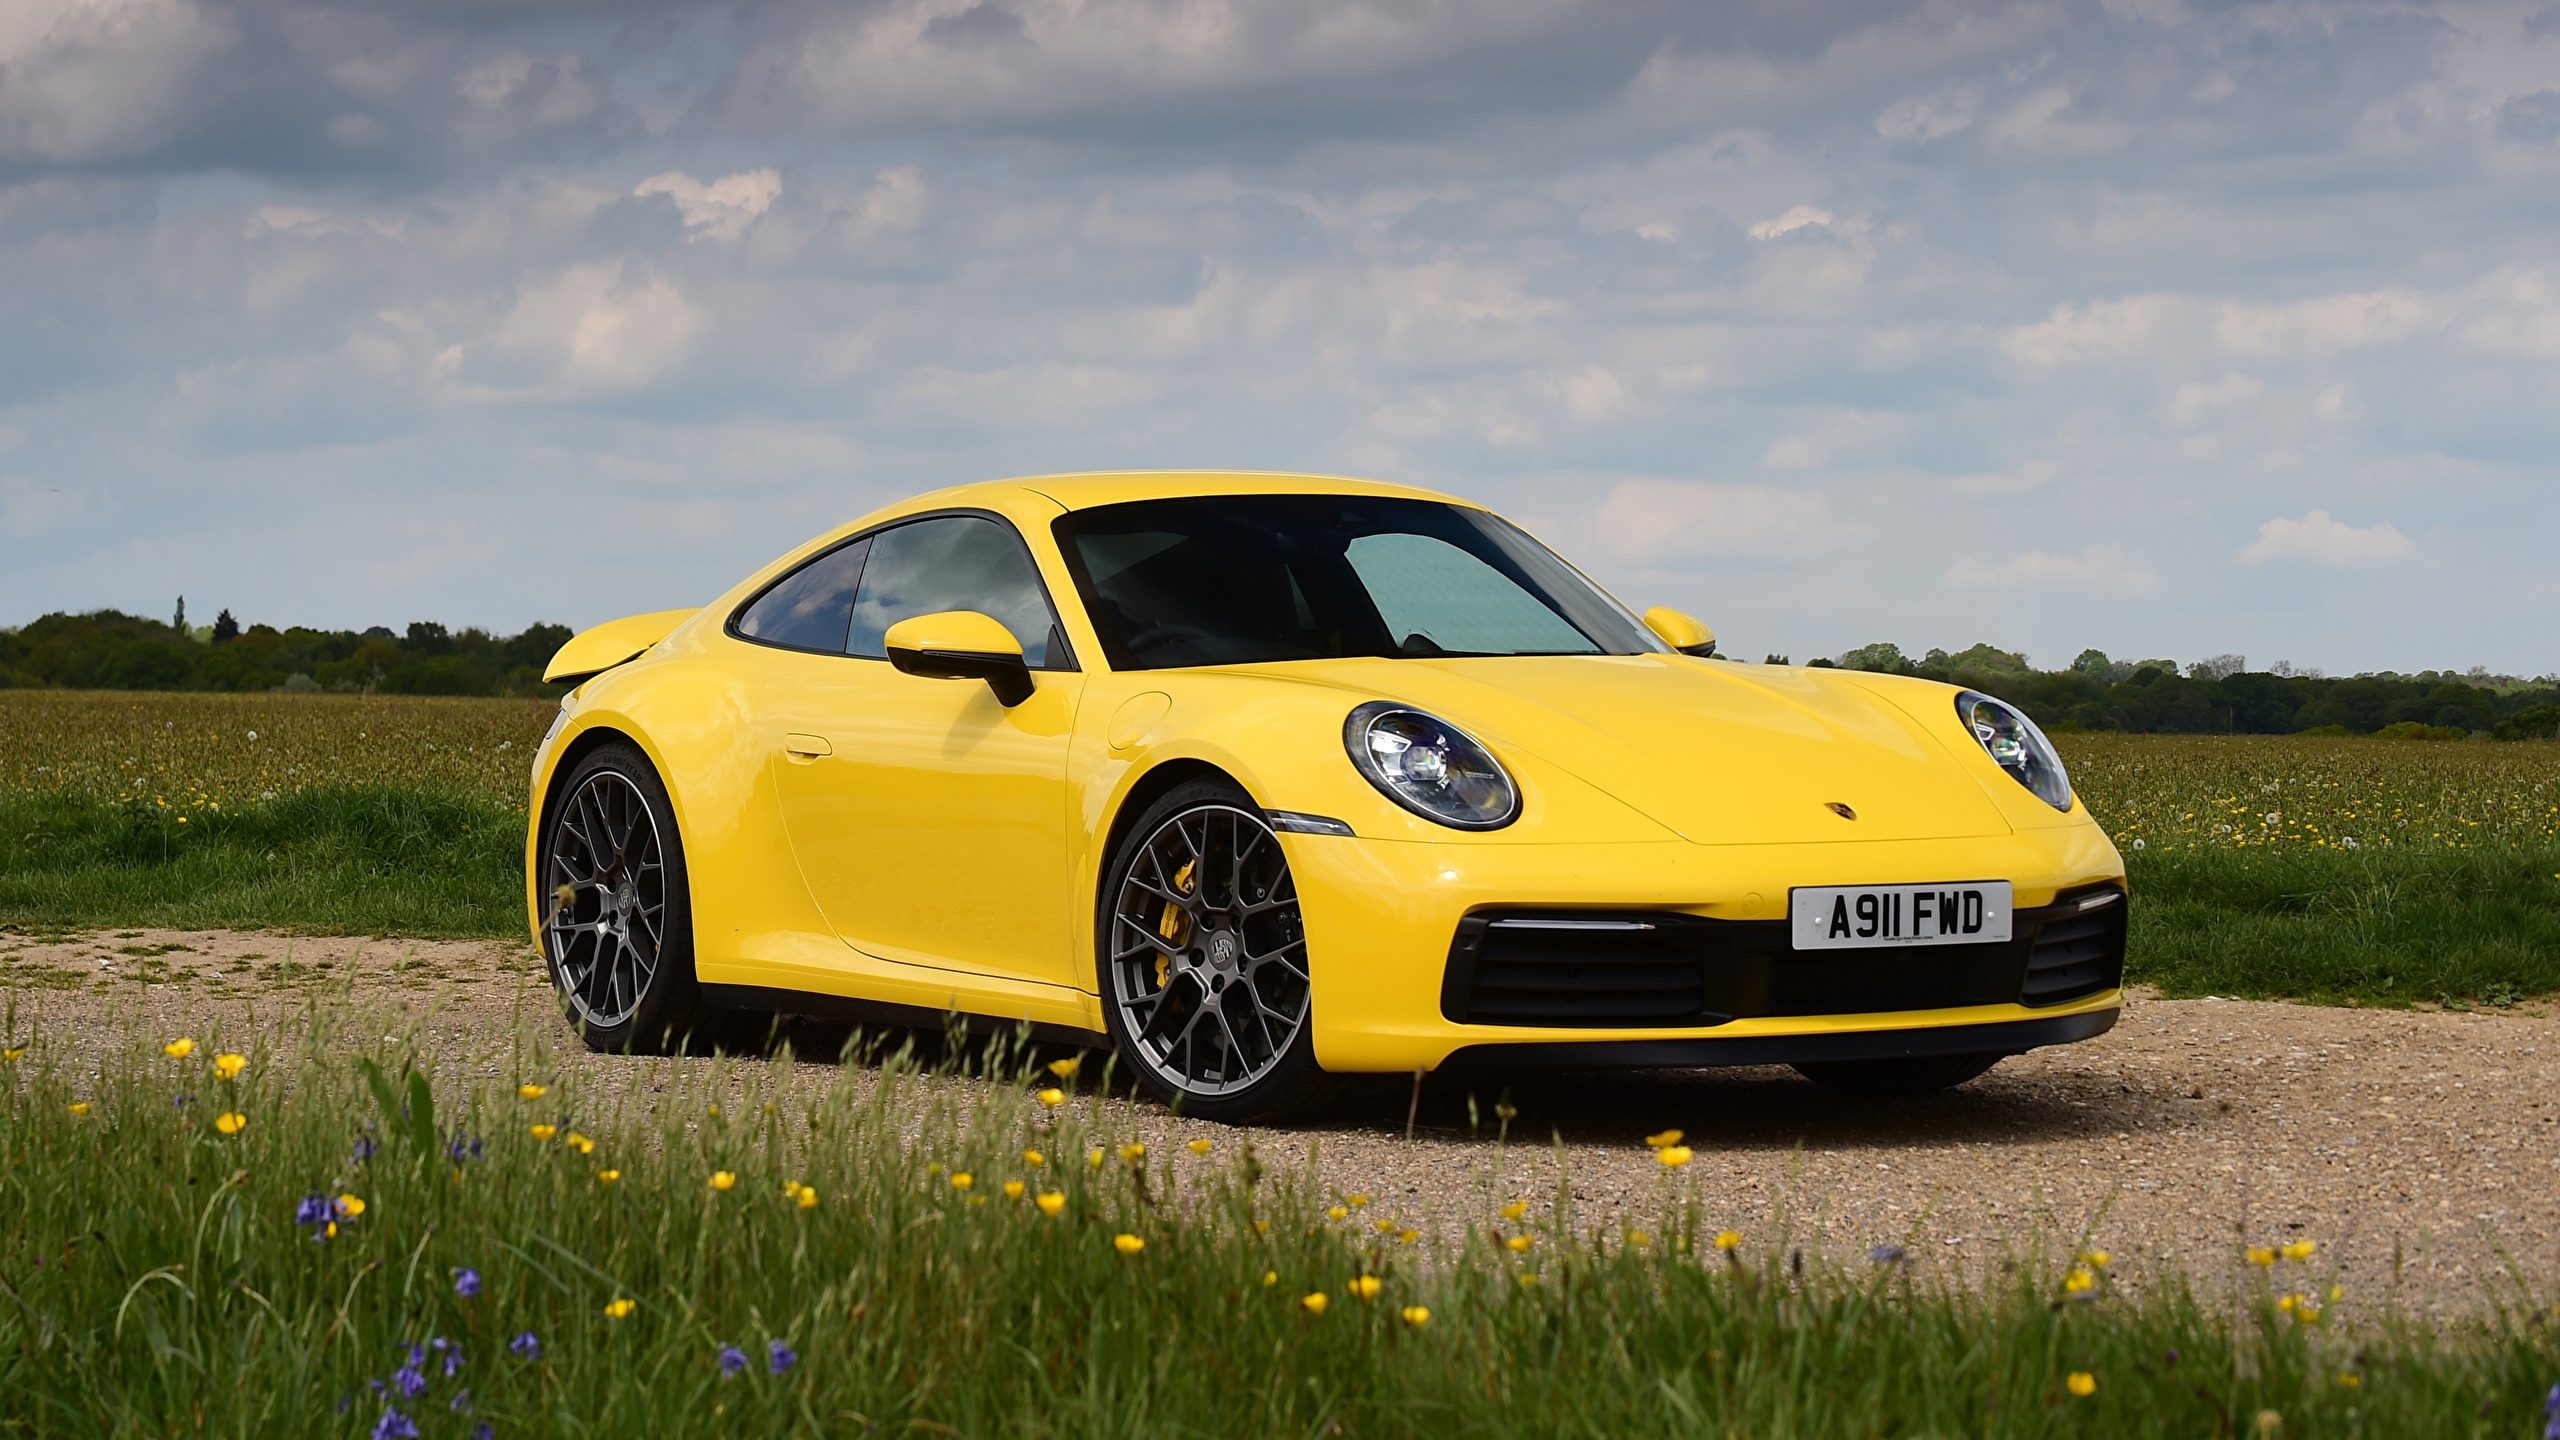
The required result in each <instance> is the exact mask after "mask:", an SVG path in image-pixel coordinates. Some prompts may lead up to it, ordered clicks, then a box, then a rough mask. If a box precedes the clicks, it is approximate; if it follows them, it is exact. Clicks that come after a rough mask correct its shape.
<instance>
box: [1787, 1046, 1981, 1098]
mask: <svg viewBox="0 0 2560 1440" xmlns="http://www.w3.org/2000/svg"><path fill="white" fill-rule="evenodd" d="M2008 1058H2009V1057H2008V1056H2007V1055H2005V1054H1993V1055H1920V1056H1914V1057H1912V1058H1910V1059H1906V1060H1822V1061H1806V1062H1805V1063H1803V1064H1801V1065H1797V1066H1795V1067H1794V1069H1795V1072H1796V1073H1797V1074H1799V1075H1801V1076H1803V1077H1804V1078H1806V1079H1807V1080H1810V1081H1812V1082H1813V1083H1814V1084H1816V1085H1819V1086H1821V1087H1822V1088H1823V1089H1825V1090H1839V1091H1844V1092H1846V1093H1848V1094H1852V1095H1930V1094H1935V1093H1936V1092H1938V1091H1940V1090H1951V1089H1953V1088H1955V1087H1956V1086H1958V1085H1961V1084H1963V1083H1964V1082H1966V1081H1967V1080H1971V1079H1973V1078H1974V1077H1975V1076H1977V1075H1980V1074H1981V1073H1982V1072H1984V1071H1986V1070H1988V1069H1990V1068H1991V1067H1992V1066H1994V1065H1997V1064H1999V1063H2000V1062H2001V1061H2003V1060H2006V1059H2008Z"/></svg>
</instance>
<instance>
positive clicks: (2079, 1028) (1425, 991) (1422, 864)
mask: <svg viewBox="0 0 2560 1440" xmlns="http://www.w3.org/2000/svg"><path fill="white" fill-rule="evenodd" d="M1283 844H1284V845H1285V846H1286V847H1287V849H1288V853H1289V859H1290V868H1291V871H1292V873H1293V875H1294V876H1295V878H1296V881H1297V886H1298V894H1299V900H1300V904H1301V910H1302V913H1303V915H1304V917H1305V921H1306V932H1307V951H1308V955H1309V957H1310V962H1311V966H1312V971H1311V978H1312V980H1313V985H1314V996H1313V998H1314V1009H1315V1027H1316V1032H1315V1042H1316V1058H1317V1061H1318V1062H1319V1063H1320V1064H1322V1065H1323V1066H1324V1067H1325V1068H1326V1069H1328V1070H1334V1071H1404V1072H1410V1071H1412V1070H1415V1069H1436V1068H1438V1067H1439V1066H1440V1065H1442V1064H1444V1063H1446V1062H1447V1061H1448V1060H1449V1059H1450V1058H1451V1057H1452V1056H1455V1055H1457V1054H1458V1053H1459V1052H1461V1051H1464V1052H1467V1053H1468V1055H1469V1057H1470V1058H1474V1057H1477V1056H1484V1057H1489V1058H1499V1059H1500V1060H1502V1061H1504V1062H1506V1063H1513V1064H1518V1063H1553V1064H1569V1065H1628V1066H1708V1065H1754V1064H1783V1063H1789V1062H1792V1061H1798V1060H1803V1061H1819V1060H1840V1059H1863V1058H1872V1059H1882V1058H1893V1057H1898V1056H1914V1055H1939V1054H1976V1053H1992V1052H2006V1051H2015V1050H2024V1049H2031V1048H2034V1047H2036V1046H2040V1045H2052V1044H2061V1043H2066V1042H2069V1041H2074V1040H2083V1039H2087V1038H2089V1037H2090V1036H2092V1035H2096V1034H2099V1033H2101V1032H2103V1031H2104V1030H2105V1029H2107V1028H2108V1027H2109V1026H2110V1025H2112V1024H2113V1023H2114V1020H2115V1016H2116V1013H2117V1012H2118V1010H2119V1009H2121V1007H2122V1004H2123V993H2122V991H2121V990H2120V989H2118V988H2114V987H2112V986H2111V987H2109V988H2107V989H2104V990H2101V991H2099V992H2097V993H2094V994H2089V995H2084V996H2081V997H2078V998H2075V999H2071V1000H2068V1001H2065V1002H2063V1003H2060V1004H2054V1005H2039V1006H2035V1007H2032V1008H2031V1007H2029V1006H2026V1005H2020V1004H1964V1005H1953V1006H1945V1007H1940V1008H1931V1009H1894V1010H1884V1011H1872V1012H1867V1013H1839V1014H1818V1015H1817V1014H1786V1015H1749V1016H1744V1017H1742V1018H1737V1019H1733V1020H1730V1021H1727V1022H1725V1023H1722V1024H1713V1025H1678V1026H1663V1027H1644V1026H1629V1025H1624V1024H1613V1025H1606V1026H1584V1025H1518V1024H1500V1025H1489V1024H1480V1023H1469V1022H1467V1021H1463V1020H1456V1019H1452V1018H1451V1017H1450V1014H1449V1013H1446V1012H1445V1011H1444V1005H1443V998H1444V993H1443V992H1444V984H1445V981H1446V979H1447V975H1448V970H1449V964H1450V957H1451V945H1452V940H1453V937H1454V936H1455V935H1456V934H1457V932H1458V927H1459V923H1460V922H1461V921H1462V920H1464V919H1465V918H1466V917H1467V916H1468V915H1469V914H1471V913H1474V912H1477V911H1482V910H1487V909H1494V908H1500V909H1503V910H1517V909H1523V908H1527V909H1535V908H1539V907H1551V908H1556V909H1570V910H1576V911H1586V912H1587V911H1607V910H1611V909H1624V910H1649V911H1677V912H1680V913H1683V914H1688V915H1695V916H1699V917H1703V918H1707V919H1713V920H1741V921H1771V920H1777V919H1783V918H1784V917H1785V915H1786V912H1787V896H1788V891H1789V890H1790V889H1791V888H1792V887H1795V886H1800V885H1855V884H1926V883H1935V882H1947V881H1954V880H1970V879H1993V878H1996V879H2005V880H2008V881H2010V882H2011V884H2012V885H2013V886H2014V887H2015V892H2016V903H2017V905H2018V907H2019V908H2020V909H2021V910H2025V909H2029V908H2031V907H2037V906H2044V905H2048V904H2050V903H2052V902H2053V900H2054V898H2055V897H2056V896H2057V895H2058V894H2060V893H2061V892H2063V891H2065V890H2069V889H2072V888H2074V887H2078V886H2085V885H2091V884H2098V883H2102V882H2110V881H2115V882H2120V881H2121V878H2122V876H2123V868H2122V862H2121V861H2120V860H2119V859H2118V857H2117V855H2116V853H2115V850H2114V847H2113V846H2111V845H2109V844H2108V843H2107V841H2106V838H2105V836H2104V835H2103V834H2101V833H2100V832H2099V831H2098V829H2097V828H2096V827H2095V826H2093V825H2070V826H2061V827H2056V828H2053V829H2049V830H2035V831H2023V832H2019V833H2016V834H2012V835H2007V836H1997V837H1987V838H1972V839H1964V840H1949V841H1878V842H1866V843H1853V844H1821V845H1770V846H1702V845H1692V844H1689V843H1687V842H1685V841H1672V842H1664V843H1650V844H1599V845H1539V844H1517V845H1485V844H1470V845H1431V844H1416V843H1413V842H1408V841H1381V840H1367V839H1357V838H1346V837H1336V836H1325V835H1294V834H1293V835H1287V836H1285V837H1283ZM1903 953H1909V952H1903Z"/></svg>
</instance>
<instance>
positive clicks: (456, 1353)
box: [444, 1345, 462, 1380]
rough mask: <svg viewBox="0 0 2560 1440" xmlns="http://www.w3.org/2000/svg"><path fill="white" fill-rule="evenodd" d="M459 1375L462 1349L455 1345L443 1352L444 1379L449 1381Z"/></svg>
mask: <svg viewBox="0 0 2560 1440" xmlns="http://www.w3.org/2000/svg"><path fill="white" fill-rule="evenodd" d="M460 1373H462V1347H461V1346H459V1345H456V1346H454V1347H453V1348H452V1349H450V1350H447V1351H446V1352H444V1378H446V1379H447V1380H450V1379H452V1378H453V1377H454V1376H456V1375H458V1374H460Z"/></svg>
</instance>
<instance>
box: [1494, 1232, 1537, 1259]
mask: <svg viewBox="0 0 2560 1440" xmlns="http://www.w3.org/2000/svg"><path fill="white" fill-rule="evenodd" d="M1502 1243H1503V1244H1505V1245H1507V1246H1509V1247H1510V1248H1511V1253H1512V1254H1514V1255H1526V1254H1528V1253H1529V1247H1530V1246H1532V1245H1535V1244H1537V1243H1538V1242H1537V1241H1536V1240H1534V1239H1532V1238H1530V1237H1529V1236H1526V1235H1514V1236H1512V1237H1511V1238H1510V1239H1508V1240H1505V1241H1503V1242H1502Z"/></svg>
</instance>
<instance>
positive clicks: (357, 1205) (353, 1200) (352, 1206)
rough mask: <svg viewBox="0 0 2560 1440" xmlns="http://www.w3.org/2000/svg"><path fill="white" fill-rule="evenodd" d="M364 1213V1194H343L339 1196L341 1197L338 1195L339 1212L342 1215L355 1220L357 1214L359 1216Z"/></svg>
mask: <svg viewBox="0 0 2560 1440" xmlns="http://www.w3.org/2000/svg"><path fill="white" fill-rule="evenodd" d="M363 1213H364V1197H363V1196H361V1195H341V1196H339V1197H338V1214H339V1215H340V1216H342V1217H344V1218H345V1219H349V1220H353V1219H354V1218H356V1217H357V1216H359V1215H361V1214H363Z"/></svg>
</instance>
